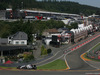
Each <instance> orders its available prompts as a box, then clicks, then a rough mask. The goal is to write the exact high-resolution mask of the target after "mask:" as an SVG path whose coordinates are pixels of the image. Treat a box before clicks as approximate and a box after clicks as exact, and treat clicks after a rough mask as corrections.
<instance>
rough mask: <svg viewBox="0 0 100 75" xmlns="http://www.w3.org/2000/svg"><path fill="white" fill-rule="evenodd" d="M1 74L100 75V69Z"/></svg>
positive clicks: (4, 73)
mask: <svg viewBox="0 0 100 75" xmlns="http://www.w3.org/2000/svg"><path fill="white" fill-rule="evenodd" d="M0 75H100V71H88V70H87V71H0Z"/></svg>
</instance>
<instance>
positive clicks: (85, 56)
mask: <svg viewBox="0 0 100 75" xmlns="http://www.w3.org/2000/svg"><path fill="white" fill-rule="evenodd" d="M87 54H88V53H85V54H84V56H83V57H84V58H86V59H89V60H91V61H98V62H100V60H98V59H92V58H89V57H88V56H87Z"/></svg>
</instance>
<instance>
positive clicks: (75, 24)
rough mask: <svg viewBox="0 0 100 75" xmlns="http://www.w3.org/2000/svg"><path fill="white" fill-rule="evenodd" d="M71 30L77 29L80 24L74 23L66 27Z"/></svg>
mask: <svg viewBox="0 0 100 75" xmlns="http://www.w3.org/2000/svg"><path fill="white" fill-rule="evenodd" d="M66 27H67V28H68V29H69V30H71V29H72V28H73V29H77V28H78V23H72V24H71V25H67V26H66Z"/></svg>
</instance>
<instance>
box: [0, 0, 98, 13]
mask: <svg viewBox="0 0 100 75" xmlns="http://www.w3.org/2000/svg"><path fill="white" fill-rule="evenodd" d="M7 7H13V9H16V8H20V9H21V8H24V9H26V8H27V9H32V8H37V9H42V10H47V11H54V12H64V13H74V14H80V13H83V14H85V15H91V14H93V13H96V14H99V15H100V8H96V7H92V6H88V5H80V4H79V3H76V2H68V1H67V2H64V1H62V2H56V1H54V2H50V1H49V2H46V1H44V2H42V1H41V2H36V1H35V0H1V1H0V10H3V9H6V8H7Z"/></svg>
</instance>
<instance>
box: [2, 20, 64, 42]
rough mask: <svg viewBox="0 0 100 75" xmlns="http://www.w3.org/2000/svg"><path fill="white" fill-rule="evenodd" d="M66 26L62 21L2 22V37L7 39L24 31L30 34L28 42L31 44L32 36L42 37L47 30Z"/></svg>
mask: <svg viewBox="0 0 100 75" xmlns="http://www.w3.org/2000/svg"><path fill="white" fill-rule="evenodd" d="M64 26H65V24H64V23H63V22H62V21H54V20H49V21H40V20H39V21H32V22H30V21H29V20H28V21H27V22H24V21H23V20H20V21H15V22H7V21H0V37H1V38H7V37H8V36H10V35H12V34H15V33H16V32H18V31H23V32H25V33H27V34H28V39H29V40H28V41H29V42H31V41H32V40H33V39H32V34H39V35H41V34H42V32H43V31H44V30H45V29H51V28H62V27H64Z"/></svg>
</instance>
